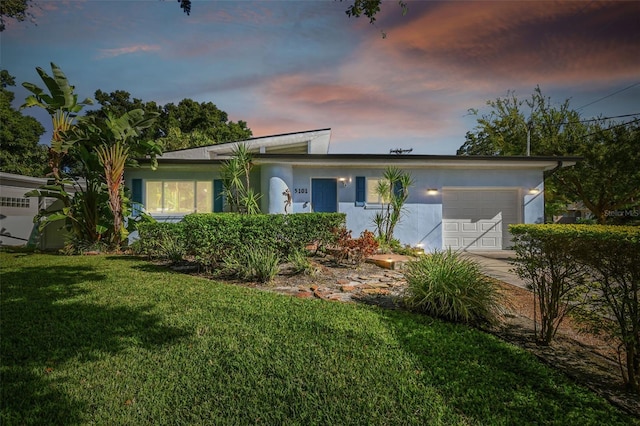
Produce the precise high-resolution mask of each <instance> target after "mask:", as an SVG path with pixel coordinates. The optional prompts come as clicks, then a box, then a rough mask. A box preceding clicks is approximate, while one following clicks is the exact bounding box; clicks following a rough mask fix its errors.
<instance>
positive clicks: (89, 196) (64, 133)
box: [22, 63, 161, 249]
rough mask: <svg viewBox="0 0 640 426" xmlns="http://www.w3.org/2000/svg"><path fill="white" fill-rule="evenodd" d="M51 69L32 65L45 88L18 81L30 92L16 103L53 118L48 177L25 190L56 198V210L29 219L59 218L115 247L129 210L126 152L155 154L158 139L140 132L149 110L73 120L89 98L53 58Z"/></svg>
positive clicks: (130, 162) (80, 237) (76, 236)
mask: <svg viewBox="0 0 640 426" xmlns="http://www.w3.org/2000/svg"><path fill="white" fill-rule="evenodd" d="M51 69H52V73H53V77H51V76H49V75H48V74H47V73H46V72H45V71H43V70H42V69H41V68H37V71H38V74H39V75H40V77H41V79H42V81H43V82H44V83H45V85H46V87H47V89H48V90H49V93H46V92H45V91H44V90H43V89H41V88H40V87H38V86H37V85H35V84H32V83H23V86H24V87H25V88H26V89H27V90H29V91H30V92H31V93H32V95H30V96H28V97H27V98H26V101H25V104H24V105H23V106H22V108H25V107H32V106H38V107H41V108H43V109H45V110H46V111H47V112H48V113H49V114H50V115H51V117H52V121H53V138H52V140H51V147H50V148H49V166H50V168H51V170H52V174H53V177H54V182H53V183H52V184H48V185H45V186H43V187H41V188H39V189H37V190H35V191H31V192H30V193H28V194H27V195H28V196H42V197H53V198H56V199H58V200H60V201H61V202H62V206H61V207H60V208H59V209H57V210H47V211H42V212H39V214H38V216H36V219H35V220H37V221H39V222H40V224H41V226H40V228H41V229H42V228H43V227H44V226H47V225H48V224H50V223H53V222H54V221H58V220H60V219H65V221H66V225H67V228H68V229H70V230H71V231H72V234H73V238H72V239H73V240H74V241H76V242H79V241H85V242H87V243H93V242H95V241H99V240H103V239H104V238H105V237H108V238H109V241H110V243H111V245H112V247H113V248H115V249H119V248H120V245H121V243H122V240H123V238H124V237H125V236H126V235H127V231H126V229H125V227H124V225H123V224H124V217H125V215H126V214H128V213H129V212H130V209H129V206H128V205H127V204H128V203H129V200H128V198H127V197H126V196H125V190H124V185H123V174H124V168H125V166H136V165H137V162H136V161H135V159H134V158H131V157H141V156H145V155H148V156H150V158H151V161H152V168H155V167H156V166H157V160H156V156H157V155H159V154H161V151H160V149H159V148H158V145H156V144H155V143H153V142H149V141H146V140H142V139H141V138H140V136H141V134H142V132H143V131H144V130H145V129H147V128H148V127H149V126H151V125H152V124H153V120H154V119H155V115H154V114H152V113H148V114H145V112H144V111H143V110H141V109H137V110H132V111H129V112H125V113H124V114H122V115H120V116H118V117H114V116H112V115H110V114H107V117H106V119H97V118H96V117H95V116H91V117H82V118H81V119H78V121H77V122H76V118H77V115H78V113H79V112H80V110H81V109H82V108H83V107H84V106H85V105H87V104H91V103H92V101H91V100H90V99H86V100H84V101H83V102H78V101H77V98H78V96H77V95H76V94H75V93H73V86H71V85H70V84H69V82H68V80H67V78H66V76H65V75H64V73H63V72H62V70H60V68H59V67H58V66H56V65H55V64H53V63H52V64H51ZM68 158H71V159H72V162H73V163H74V164H75V165H76V167H77V169H76V170H74V173H75V174H77V175H79V176H80V177H81V178H82V179H83V180H84V183H83V184H79V183H78V181H77V180H76V179H75V178H74V179H71V177H70V176H68V175H67V173H66V172H65V170H64V167H63V164H64V163H63V160H66V159H68ZM65 186H67V187H68V186H73V187H74V189H75V194H76V195H75V196H72V195H71V193H70V192H69V191H67V189H66V188H65ZM103 206H108V209H105V208H104V207H103Z"/></svg>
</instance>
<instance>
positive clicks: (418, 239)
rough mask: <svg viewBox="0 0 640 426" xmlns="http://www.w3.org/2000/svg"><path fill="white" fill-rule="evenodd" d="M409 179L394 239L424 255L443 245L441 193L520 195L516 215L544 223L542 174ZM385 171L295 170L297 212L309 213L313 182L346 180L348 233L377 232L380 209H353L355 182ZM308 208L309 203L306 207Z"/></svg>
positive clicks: (454, 173) (466, 172)
mask: <svg viewBox="0 0 640 426" xmlns="http://www.w3.org/2000/svg"><path fill="white" fill-rule="evenodd" d="M403 170H404V171H407V172H409V173H411V175H412V177H413V179H414V185H413V186H411V187H410V188H409V198H408V199H407V202H406V204H405V208H406V212H405V213H404V214H403V216H402V219H401V221H400V223H399V224H398V225H397V227H396V229H395V232H394V237H395V238H397V239H398V240H400V242H401V243H402V244H408V245H411V246H416V245H418V244H420V245H421V247H424V249H425V250H426V251H433V250H435V249H441V248H442V247H443V245H442V190H443V188H469V189H473V188H478V189H492V188H494V189H506V188H510V189H517V190H518V193H519V194H520V196H519V199H520V202H521V203H522V204H521V206H519V208H518V210H519V211H520V212H522V214H521V217H520V221H521V222H523V223H543V222H544V195H543V192H544V191H543V189H544V187H543V172H542V170H517V169H509V170H490V169H451V168H449V169H444V168H441V169H437V168H432V169H418V168H403ZM383 173H384V167H380V168H372V167H369V168H352V169H350V170H348V171H346V170H345V169H344V168H337V167H324V168H323V167H315V168H310V167H294V169H293V185H292V188H291V191H292V194H293V212H295V213H303V212H309V211H310V201H311V179H312V178H335V179H345V182H346V184H347V186H346V187H344V186H343V184H342V183H341V182H338V211H339V212H341V213H346V215H347V228H348V229H350V230H351V231H352V232H353V235H354V236H357V235H359V234H360V233H361V232H362V231H364V230H365V229H368V230H370V231H372V232H374V231H375V225H374V223H373V217H374V215H375V212H376V211H377V210H379V209H380V206H379V205H377V206H376V205H365V206H364V207H357V206H355V178H356V176H364V177H366V178H380V177H382V175H383ZM531 188H537V189H539V190H540V192H539V193H538V194H535V195H530V194H529V189H531ZM427 189H437V190H438V193H437V194H436V195H429V194H427ZM305 203H307V205H306V207H305Z"/></svg>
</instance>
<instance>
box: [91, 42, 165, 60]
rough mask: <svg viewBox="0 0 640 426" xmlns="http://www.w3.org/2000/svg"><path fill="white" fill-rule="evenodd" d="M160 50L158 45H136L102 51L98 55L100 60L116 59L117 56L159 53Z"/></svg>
mask: <svg viewBox="0 0 640 426" xmlns="http://www.w3.org/2000/svg"><path fill="white" fill-rule="evenodd" d="M160 50H161V48H160V46H159V45H157V44H136V45H133V46H125V47H118V48H115V49H100V55H98V58H100V59H103V58H114V57H116V56H121V55H129V54H132V53H138V52H157V51H160Z"/></svg>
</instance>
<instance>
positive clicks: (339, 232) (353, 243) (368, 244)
mask: <svg viewBox="0 0 640 426" xmlns="http://www.w3.org/2000/svg"><path fill="white" fill-rule="evenodd" d="M333 232H334V234H335V236H336V237H335V246H336V249H337V250H336V252H335V255H334V256H335V258H336V262H338V263H343V264H344V263H347V264H352V265H355V266H359V265H361V264H362V263H364V262H365V261H366V260H367V257H369V256H371V255H373V254H375V253H376V251H377V250H378V241H377V240H376V238H375V236H374V235H373V233H372V232H371V231H368V230H366V229H365V230H364V231H362V233H361V234H360V237H358V238H351V230H347V229H346V228H344V227H342V228H336V229H334V231H333Z"/></svg>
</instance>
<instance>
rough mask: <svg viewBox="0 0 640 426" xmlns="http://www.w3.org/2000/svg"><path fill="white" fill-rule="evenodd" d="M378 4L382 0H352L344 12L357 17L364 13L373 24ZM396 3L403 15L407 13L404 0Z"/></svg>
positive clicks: (378, 10) (378, 9)
mask: <svg viewBox="0 0 640 426" xmlns="http://www.w3.org/2000/svg"><path fill="white" fill-rule="evenodd" d="M340 1H342V0H340ZM380 5H382V0H354V1H353V4H352V5H351V6H349V7H348V8H347V10H346V12H345V13H346V14H347V16H349V17H350V18H351V17H353V18H359V17H361V16H362V15H364V16H366V17H367V18H369V23H370V24H373V23H374V22H375V21H376V15H377V14H378V13H379V12H380ZM398 5H399V6H400V7H401V8H402V14H403V15H404V14H405V13H407V2H406V1H404V0H398Z"/></svg>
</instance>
